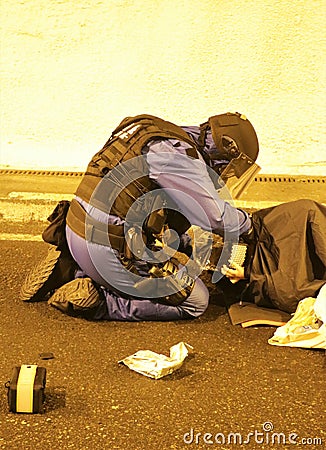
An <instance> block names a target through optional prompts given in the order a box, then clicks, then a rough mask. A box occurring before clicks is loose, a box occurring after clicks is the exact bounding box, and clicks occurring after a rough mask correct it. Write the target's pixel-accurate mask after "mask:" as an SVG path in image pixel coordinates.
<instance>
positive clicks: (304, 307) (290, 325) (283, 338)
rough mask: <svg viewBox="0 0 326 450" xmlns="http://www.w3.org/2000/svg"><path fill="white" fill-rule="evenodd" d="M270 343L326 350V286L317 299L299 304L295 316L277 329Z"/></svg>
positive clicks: (307, 299) (306, 300)
mask: <svg viewBox="0 0 326 450" xmlns="http://www.w3.org/2000/svg"><path fill="white" fill-rule="evenodd" d="M268 343H269V344H271V345H279V346H288V347H302V348H321V349H326V284H325V285H324V286H323V287H322V288H321V290H320V291H319V294H318V295H317V298H313V297H308V298H305V299H303V300H301V301H300V302H299V304H298V307H297V310H296V312H295V313H294V316H293V317H292V318H291V319H290V320H289V321H288V322H287V323H286V324H285V325H283V326H282V327H279V328H277V329H276V331H275V333H274V336H272V337H271V338H270V339H269V340H268Z"/></svg>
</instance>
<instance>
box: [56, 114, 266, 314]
mask: <svg viewBox="0 0 326 450" xmlns="http://www.w3.org/2000/svg"><path fill="white" fill-rule="evenodd" d="M257 155H258V140H257V136H256V133H255V131H254V129H253V127H252V125H251V123H250V122H249V121H248V120H247V119H246V117H245V116H243V115H241V114H238V113H235V114H231V113H227V114H221V115H218V116H213V117H211V118H210V119H209V120H208V122H207V123H205V124H203V125H202V126H198V127H197V126H193V127H180V126H177V125H174V124H172V123H170V122H167V121H165V120H162V119H160V118H158V117H155V116H150V115H140V116H136V117H128V118H126V119H124V120H123V121H122V122H121V123H120V125H119V126H118V127H117V128H116V129H115V130H114V131H113V133H112V135H111V137H110V138H109V140H108V141H107V142H106V144H105V145H104V147H103V148H102V149H101V150H100V151H99V152H98V153H96V154H95V155H94V157H93V158H92V160H91V161H90V163H89V165H88V167H87V170H86V172H85V174H84V176H83V179H82V180H81V183H80V185H79V186H78V188H77V191H76V196H75V198H74V199H73V200H72V202H71V204H70V206H69V209H68V212H67V216H66V229H65V238H66V242H67V247H68V248H69V252H70V254H71V256H72V258H73V261H74V262H75V263H76V265H77V266H78V269H79V270H77V271H75V274H74V277H75V280H72V281H70V282H69V283H68V284H64V285H63V286H61V287H59V289H58V290H57V291H56V292H55V293H54V294H53V296H52V297H51V298H50V299H49V303H50V304H51V305H53V306H56V307H57V308H59V309H61V310H62V311H64V312H67V313H70V314H73V315H79V314H80V315H82V316H85V315H86V316H87V313H86V314H85V312H87V310H88V312H89V313H90V314H89V318H93V319H107V320H129V321H139V320H177V319H194V318H196V317H199V316H201V315H202V314H203V313H204V312H205V310H206V308H207V306H208V300H209V294H208V290H207V288H206V287H205V285H204V283H203V282H202V280H201V279H200V278H199V275H200V273H201V271H202V270H203V268H204V267H205V265H206V263H207V260H208V258H209V254H210V239H209V238H207V239H206V241H205V242H204V244H203V242H202V241H201V239H197V236H196V233H195V234H194V235H193V236H192V239H190V237H189V234H188V233H187V232H188V231H189V229H191V228H194V229H200V230H203V231H204V232H206V233H207V234H208V235H209V234H210V233H216V234H219V235H221V236H223V237H224V238H225V239H226V240H227V239H228V238H231V239H233V240H237V238H238V237H239V235H241V234H243V233H246V232H247V231H248V230H250V228H251V220H250V217H249V216H248V214H247V213H246V212H245V211H242V210H240V209H236V208H234V207H232V206H231V205H230V204H229V203H228V202H226V201H224V200H223V199H222V198H221V196H220V195H219V194H218V192H217V189H221V188H223V186H224V187H225V185H224V183H226V186H227V184H228V182H229V181H230V180H232V179H236V180H237V185H238V186H239V185H241V180H242V179H243V175H246V176H245V179H246V181H248V180H249V178H250V177H248V176H247V175H248V173H249V172H250V173H251V174H254V173H255V172H256V170H257V166H256V164H255V160H256V158H257ZM216 174H217V175H216ZM78 278H80V279H82V280H83V281H80V280H79V281H78ZM94 288H95V289H96V291H97V292H98V296H97V295H95V291H94ZM89 299H90V300H89Z"/></svg>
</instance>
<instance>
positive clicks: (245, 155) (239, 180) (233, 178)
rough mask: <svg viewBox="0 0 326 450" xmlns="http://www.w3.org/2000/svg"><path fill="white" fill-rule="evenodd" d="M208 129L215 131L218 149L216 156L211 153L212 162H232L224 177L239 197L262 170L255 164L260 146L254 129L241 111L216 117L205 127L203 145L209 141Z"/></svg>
mask: <svg viewBox="0 0 326 450" xmlns="http://www.w3.org/2000/svg"><path fill="white" fill-rule="evenodd" d="M208 129H211V132H212V137H213V140H214V143H215V146H216V153H215V151H210V152H209V155H208V156H209V159H211V160H218V159H219V160H220V159H221V158H225V159H226V160H228V161H230V162H229V164H227V165H226V167H225V168H224V170H223V171H222V172H221V173H220V175H221V178H222V180H223V181H224V183H225V184H226V185H227V187H228V188H229V189H230V190H231V192H232V190H233V194H234V196H235V197H236V198H238V197H239V196H240V195H241V193H242V192H243V190H244V189H245V188H246V187H248V185H249V183H250V182H251V181H252V179H253V177H254V176H255V174H256V173H257V172H258V171H259V170H260V167H259V166H258V165H257V164H255V161H256V159H257V157H258V152H259V145H258V138H257V135H256V132H255V130H254V127H253V126H252V124H251V123H250V122H249V120H248V119H247V117H246V116H244V115H243V114H240V113H238V112H236V113H230V112H228V113H225V114H219V115H216V116H212V117H210V118H209V119H208V122H206V123H204V124H202V125H201V139H200V142H201V145H203V144H204V142H205V137H206V133H207V130H208ZM232 188H233V189H232Z"/></svg>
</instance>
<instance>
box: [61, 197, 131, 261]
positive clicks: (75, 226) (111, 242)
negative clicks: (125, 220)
mask: <svg viewBox="0 0 326 450" xmlns="http://www.w3.org/2000/svg"><path fill="white" fill-rule="evenodd" d="M66 221H67V225H68V226H69V228H71V230H72V231H73V232H74V233H76V234H77V235H78V236H80V237H82V238H83V239H86V240H87V241H88V242H94V243H96V244H100V245H105V246H110V247H112V248H113V249H115V250H118V252H120V253H123V252H124V247H125V238H124V226H123V225H108V224H106V223H103V222H99V221H97V220H95V219H93V218H91V217H90V216H89V215H88V214H87V213H86V211H85V209H84V208H83V207H82V206H81V205H80V204H79V203H78V202H77V201H76V200H72V202H71V204H70V208H69V210H68V214H67V219H66Z"/></svg>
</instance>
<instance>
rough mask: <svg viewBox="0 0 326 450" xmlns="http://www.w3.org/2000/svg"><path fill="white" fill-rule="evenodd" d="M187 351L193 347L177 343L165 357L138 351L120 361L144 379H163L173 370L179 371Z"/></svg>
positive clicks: (146, 351) (148, 351) (147, 351)
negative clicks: (144, 377) (143, 376)
mask: <svg viewBox="0 0 326 450" xmlns="http://www.w3.org/2000/svg"><path fill="white" fill-rule="evenodd" d="M188 349H191V350H192V349H193V347H192V346H191V345H189V344H186V343H185V342H179V343H178V344H175V345H173V346H172V347H171V348H170V356H165V355H162V354H159V353H155V352H152V351H151V350H139V351H138V352H136V353H134V354H133V355H131V356H127V358H124V359H122V360H121V361H119V363H123V364H125V365H126V366H128V367H129V369H131V370H134V371H135V372H138V373H140V374H142V375H145V376H146V377H150V378H155V380H158V379H159V378H162V377H165V376H166V375H169V374H170V373H172V372H174V371H175V370H177V369H179V368H180V367H181V366H182V364H183V361H184V360H185V358H186V357H187V356H188Z"/></svg>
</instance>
